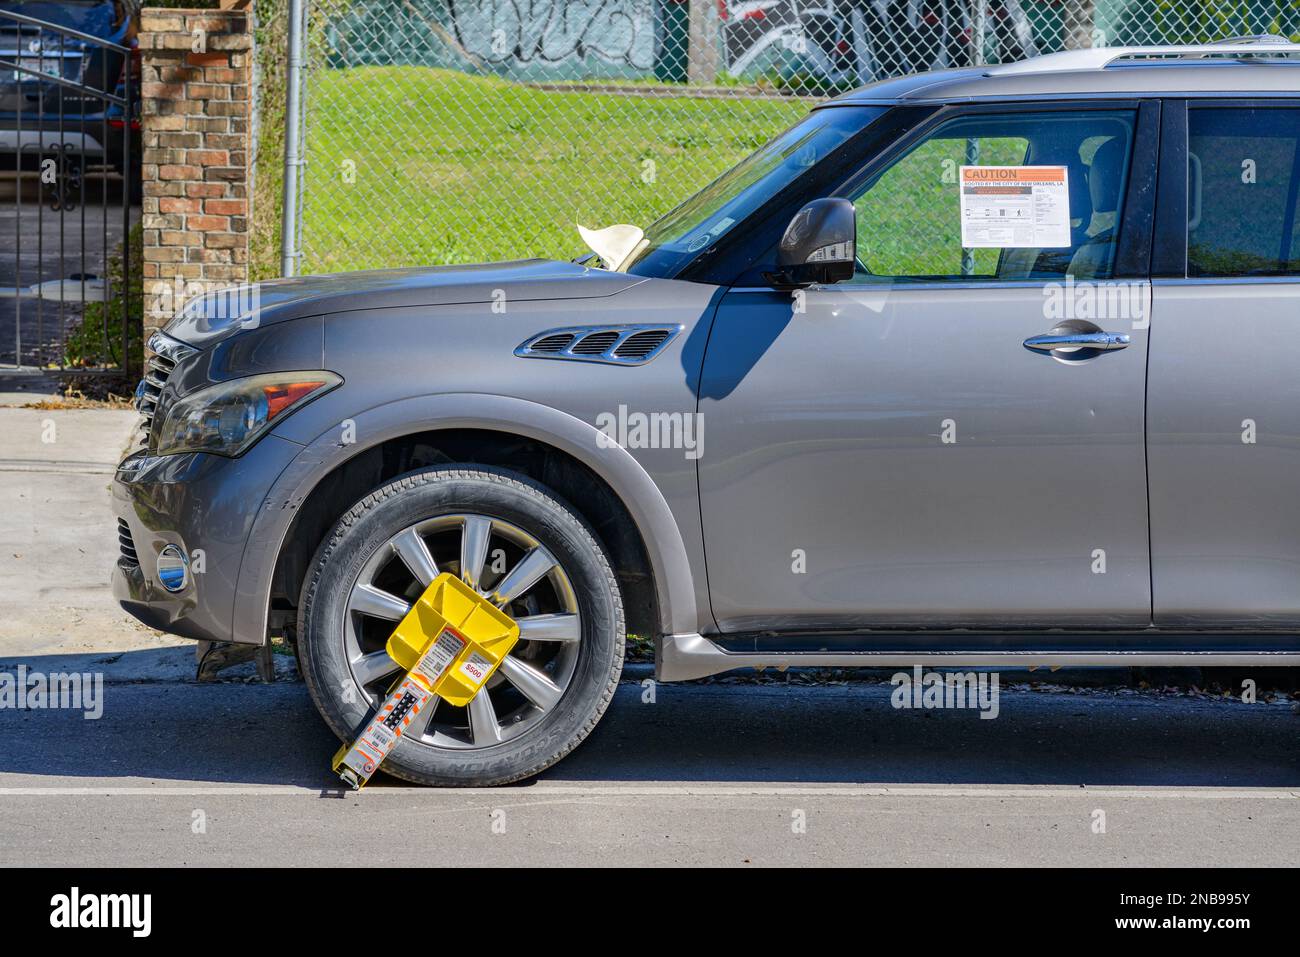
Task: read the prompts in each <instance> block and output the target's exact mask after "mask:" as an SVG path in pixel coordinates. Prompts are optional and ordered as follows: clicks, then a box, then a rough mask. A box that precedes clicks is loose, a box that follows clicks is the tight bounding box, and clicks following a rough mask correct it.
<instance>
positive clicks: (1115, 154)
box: [846, 110, 1134, 282]
mask: <svg viewBox="0 0 1300 957" xmlns="http://www.w3.org/2000/svg"><path fill="white" fill-rule="evenodd" d="M1133 127H1134V115H1133V113H1132V111H1128V110H1123V111H1121V110H1095V111H1090V110H1071V111H1068V112H1066V111H1062V112H1052V113H1007V114H981V115H978V116H970V117H963V118H960V119H956V120H952V121H950V122H948V123H945V124H943V125H942V126H940V127H938V128H937V129H936V130H935V131H934V132H933V133H931V134H930V135H929V136H927V137H926V138H925V139H924V140H923V141H921V142H920V143H918V144H917V145H916V146H914V147H912V148H911V149H910V150H909V151H908V152H907V153H905V154H904V155H902V156H901V157H899V158H898V159H897V160H895V161H894V162H893V163H892V164H891V165H890V166H888V167H887V168H886V169H885V170H883V171H882V172H880V173H879V174H877V175H876V176H874V177H873V178H872V179H871V180H870V181H868V182H866V183H864V184H863V185H861V186H859V187H857V188H850V189H849V190H848V192H847V194H846V195H848V197H849V198H850V199H851V200H852V201H853V203H854V206H855V207H856V208H857V213H858V259H859V268H858V274H857V276H856V277H855V281H858V282H865V281H870V280H871V279H872V278H873V277H895V278H908V279H930V280H945V279H954V280H970V279H1053V278H1056V279H1059V278H1061V277H1063V276H1066V275H1070V276H1074V277H1076V278H1079V279H1107V278H1109V277H1110V276H1111V274H1112V271H1113V265H1114V259H1115V251H1116V247H1117V244H1118V238H1119V228H1120V214H1121V207H1122V204H1123V199H1124V194H1125V189H1126V184H1127V180H1128V170H1129V163H1130V160H1131V156H1132V150H1133ZM973 166H978V167H993V168H999V167H1045V168H1053V169H1060V168H1064V169H1065V170H1066V172H1067V174H1068V176H1067V182H1068V197H1066V198H1065V200H1064V201H1063V203H1062V206H1063V208H1066V212H1067V214H1068V215H1067V217H1066V218H1067V223H1066V227H1065V228H1064V229H1063V231H1062V235H1061V237H1060V240H1058V241H1057V242H1056V243H1055V244H1054V245H1050V246H1049V245H1043V246H1035V245H1031V244H1019V245H1006V246H997V245H992V244H990V245H986V246H983V247H981V248H966V247H963V245H962V243H963V238H962V215H963V214H962V209H961V200H962V191H963V186H962V184H961V183H960V182H959V178H960V175H961V174H960V171H961V169H962V168H963V167H973ZM994 242H997V240H994Z"/></svg>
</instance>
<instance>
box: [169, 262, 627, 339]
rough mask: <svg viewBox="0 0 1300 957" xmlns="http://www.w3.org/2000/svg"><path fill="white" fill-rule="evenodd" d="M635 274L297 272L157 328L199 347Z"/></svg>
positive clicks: (571, 293)
mask: <svg viewBox="0 0 1300 957" xmlns="http://www.w3.org/2000/svg"><path fill="white" fill-rule="evenodd" d="M641 282H645V279H644V278H643V277H640V276H628V275H625V274H623V273H614V272H608V271H606V270H604V269H594V268H590V267H587V266H580V265H578V264H576V263H564V262H556V261H554V260H549V259H521V260H518V261H515V262H505V263H490V264H486V265H475V266H423V267H419V268H414V269H373V270H368V271H366V272H345V273H331V274H327V275H322V276H297V277H294V278H292V279H275V280H271V281H270V282H263V283H256V284H254V285H246V286H238V287H232V288H229V289H223V290H217V291H215V292H211V293H208V294H207V295H204V296H199V297H197V298H195V299H192V300H190V301H189V302H187V303H186V304H185V308H184V309H182V310H181V311H180V313H179V314H178V315H177V316H176V318H174V319H173V320H172V321H171V322H170V323H168V324H167V326H166V328H165V329H164V330H163V331H164V332H166V333H167V335H169V336H171V337H172V338H174V339H179V340H180V341H181V342H186V343H189V344H190V345H193V346H199V347H204V346H208V345H211V344H212V343H214V342H216V341H218V340H221V339H225V338H227V337H229V336H232V335H234V334H236V333H238V332H240V331H241V330H244V329H251V328H255V327H258V326H265V325H271V324H273V323H277V322H286V321H288V320H290V319H299V318H302V317H304V316H323V315H327V314H329V313H336V312H351V311H355V310H361V309H384V308H389V307H397V306H450V305H458V304H472V303H486V302H494V301H496V300H498V299H500V298H501V297H502V296H503V295H504V296H505V299H506V301H515V302H525V301H528V300H538V299H598V298H601V297H604V296H612V295H614V294H615V293H617V292H621V291H622V290H624V289H627V288H629V287H631V286H635V285H637V284H638V283H641Z"/></svg>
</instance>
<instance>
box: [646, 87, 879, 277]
mask: <svg viewBox="0 0 1300 957" xmlns="http://www.w3.org/2000/svg"><path fill="white" fill-rule="evenodd" d="M883 112H884V110H883V109H881V108H879V107H867V106H863V107H836V108H834V109H830V110H818V111H816V112H814V113H811V114H809V115H808V116H807V117H805V118H804V119H803V120H801V121H800V122H799V123H796V124H795V125H794V126H792V127H790V129H788V130H786V131H785V132H784V133H782V134H781V135H780V136H778V137H776V139H774V140H772V141H771V142H770V143H768V144H767V145H766V146H764V147H762V148H761V149H759V151H758V152H757V153H754V154H752V155H751V156H749V157H748V158H746V159H744V160H741V161H740V163H738V164H737V165H735V166H733V167H732V168H731V169H730V170H728V171H727V172H725V173H723V174H722V175H721V176H720V177H718V178H717V179H715V180H714V181H713V182H712V183H710V184H709V185H708V186H706V187H704V189H702V190H700V191H699V192H698V193H696V194H695V195H694V196H692V197H691V198H690V199H688V200H686V202H684V203H682V204H681V205H680V206H678V207H677V208H676V209H674V210H672V211H671V212H669V213H667V214H666V215H664V216H662V217H660V218H659V219H658V220H656V221H655V222H654V223H653V224H652V225H651V226H650V228H649V229H647V230H646V231H645V243H644V245H643V246H642V248H641V250H640V251H639V252H637V253H636V254H635V255H633V257H632V259H631V260H629V261H628V263H626V264H625V265H624V267H623V271H624V272H629V273H632V274H633V275H638V276H671V275H673V274H675V273H676V272H677V270H678V269H679V268H681V267H682V266H684V265H685V264H686V263H687V262H689V261H690V260H691V259H693V258H694V257H695V255H696V254H697V253H698V252H700V250H702V249H705V248H707V247H709V246H711V245H713V243H714V242H716V241H717V240H718V239H719V238H721V237H722V236H723V235H724V234H725V233H726V232H727V231H728V230H731V229H732V228H734V227H735V226H736V224H737V223H741V222H743V221H744V220H745V219H746V218H747V217H748V216H749V215H750V214H752V213H753V212H754V211H755V210H756V209H758V208H759V207H760V206H762V205H763V204H764V203H765V202H767V201H768V200H769V199H771V198H772V197H773V196H775V195H776V194H777V193H779V192H780V191H781V190H782V189H784V188H785V187H787V186H789V185H790V184H791V183H793V182H794V181H795V180H796V179H798V178H799V177H800V176H802V175H803V174H804V173H805V172H807V171H808V170H809V169H811V168H812V167H813V166H815V165H817V164H818V163H820V162H821V161H822V160H823V159H825V158H826V157H827V155H829V154H830V153H831V152H832V151H834V150H835V148H836V147H838V146H840V145H841V144H842V143H843V142H844V141H845V140H847V139H848V138H849V137H851V136H853V135H855V134H857V133H859V132H861V131H862V130H863V129H865V128H866V126H867V125H868V124H869V123H871V121H872V120H874V119H875V118H876V117H878V116H879V115H880V114H881V113H883Z"/></svg>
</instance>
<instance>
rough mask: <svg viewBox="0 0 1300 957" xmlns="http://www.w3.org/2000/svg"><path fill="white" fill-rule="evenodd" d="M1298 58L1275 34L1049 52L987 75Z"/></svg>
mask: <svg viewBox="0 0 1300 957" xmlns="http://www.w3.org/2000/svg"><path fill="white" fill-rule="evenodd" d="M1295 55H1300V43H1292V42H1291V41H1290V40H1288V39H1287V38H1286V37H1280V36H1275V35H1273V34H1260V35H1257V36H1250V37H1233V38H1232V39H1230V40H1216V41H1215V42H1214V43H1201V44H1195V45H1192V44H1186V45H1177V46H1149V47H1094V48H1091V49H1086V50H1067V51H1066V52H1064V53H1048V54H1046V55H1045V56H1038V57H1033V58H1031V59H1028V60H1018V61H1017V62H1015V63H1003V64H1000V65H998V66H992V67H989V69H988V70H987V71H986V75H987V76H1012V75H1015V74H1020V73H1058V72H1061V71H1064V70H1104V69H1106V67H1108V66H1112V65H1114V64H1115V63H1117V62H1119V61H1120V60H1141V59H1158V60H1199V59H1209V58H1223V59H1240V60H1241V61H1242V62H1251V61H1254V60H1259V59H1261V58H1263V59H1270V60H1271V59H1274V58H1279V59H1280V58H1281V56H1295ZM1283 62H1286V61H1285V60H1283ZM1297 62H1300V61H1297Z"/></svg>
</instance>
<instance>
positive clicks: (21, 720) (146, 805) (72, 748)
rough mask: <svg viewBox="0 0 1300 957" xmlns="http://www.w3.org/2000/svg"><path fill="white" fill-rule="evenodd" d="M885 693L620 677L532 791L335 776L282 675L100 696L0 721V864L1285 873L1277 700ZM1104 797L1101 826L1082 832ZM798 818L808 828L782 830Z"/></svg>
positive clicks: (1297, 828)
mask: <svg viewBox="0 0 1300 957" xmlns="http://www.w3.org/2000/svg"><path fill="white" fill-rule="evenodd" d="M889 691H890V688H889V687H888V686H887V685H880V684H863V683H857V682H855V683H850V684H847V685H839V686H803V687H801V686H797V685H784V684H774V685H745V684H738V685H725V684H705V685H660V686H659V687H658V688H657V693H656V700H655V702H654V703H652V704H650V703H644V702H643V700H642V699H643V689H642V687H641V686H640V685H639V684H637V683H635V682H632V681H628V682H625V683H624V684H623V685H622V686H621V688H620V690H619V693H618V695H617V696H616V698H615V700H614V703H613V705H612V707H611V709H610V711H609V713H607V714H606V716H605V718H604V720H603V722H602V723H601V725H600V727H599V728H598V729H597V730H596V732H595V734H594V735H593V736H592V737H591V738H590V739H589V740H588V741H587V742H586V743H585V744H584V745H583V746H582V747H581V748H579V749H578V750H577V751H576V752H575V753H574V754H573V755H571V756H570V757H569V758H568V759H567V760H565V761H563V762H561V763H560V764H559V765H557V766H556V767H555V768H553V769H552V770H551V771H550V772H548V773H546V774H545V775H543V776H542V777H540V778H539V779H537V780H535V781H534V782H531V783H529V784H525V785H521V786H515V787H510V788H501V789H496V790H468V789H467V790H427V789H420V788H411V787H406V786H402V785H400V784H399V783H397V782H394V781H392V780H391V779H384V780H378V781H377V782H375V783H372V785H371V786H370V787H368V788H367V789H366V790H365V791H363V792H361V793H359V794H353V793H350V792H348V793H344V792H341V791H339V790H337V789H335V787H334V781H333V780H332V779H331V776H330V774H329V772H328V760H329V757H330V755H331V754H332V753H333V751H334V748H335V746H336V742H335V741H334V740H333V738H332V737H331V736H330V735H329V733H328V732H327V731H326V730H325V729H324V726H323V725H322V724H321V723H320V721H319V720H318V718H317V717H316V715H315V712H314V711H313V710H312V707H311V704H310V701H309V700H308V697H307V693H306V691H305V689H304V687H303V686H302V685H301V684H297V683H283V684H276V685H270V686H265V685H254V684H218V685H202V686H199V685H186V684H179V683H174V682H160V683H154V684H123V685H109V686H107V687H106V689H105V699H104V705H105V706H104V713H103V717H102V718H101V719H99V720H95V721H87V720H84V719H83V718H82V716H81V714H80V712H74V711H15V710H0V741H3V742H4V743H5V747H4V751H3V754H0V853H2V854H3V856H4V859H5V860H6V861H7V862H10V863H14V864H41V865H51V864H61V865H74V866H76V865H92V866H98V865H104V866H122V865H135V866H153V865H166V864H212V865H226V864H244V865H247V864H265V865H305V864H326V865H328V864H353V863H369V864H384V863H400V862H409V861H412V860H419V861H421V862H428V863H433V864H451V863H455V862H457V861H461V860H471V861H475V862H479V863H484V864H499V865H509V866H517V865H521V864H565V865H567V864H597V865H598V864H604V863H607V864H619V865H652V864H719V865H746V864H775V865H793V864H849V865H854V864H861V865H886V864H888V865H896V864H928V865H971V866H996V865H1005V864H1028V865H1038V864H1043V865H1065V866H1093V865H1148V866H1151V865H1157V866H1158V865H1247V866H1254V865H1288V866H1289V865H1293V864H1294V861H1295V855H1296V850H1297V848H1300V749H1298V748H1297V735H1298V734H1300V716H1298V715H1297V714H1296V713H1295V712H1294V710H1293V709H1292V707H1291V706H1290V705H1287V704H1280V705H1279V704H1253V705H1246V704H1242V703H1240V702H1235V701H1229V702H1220V701H1205V700H1197V699H1189V698H1185V697H1176V696H1157V695H1151V696H1147V695H1141V694H1131V693H1130V694H1123V693H1117V692H1116V691H1114V690H1113V689H1112V690H1106V691H1090V692H1085V693H1079V694H1044V693H1039V692H1032V691H1014V690H1006V689H1004V690H1003V692H1002V698H1001V709H1000V714H999V716H998V718H997V719H996V720H980V719H979V718H978V716H977V713H975V712H970V711H897V710H894V709H892V708H891V707H890V703H889ZM1098 812H1104V821H1105V828H1104V833H1101V832H1099V831H1098V828H1097V824H1098V822H1099V821H1100V820H1101V818H1100V816H1099V814H1098ZM800 824H802V825H803V827H802V828H801V827H800Z"/></svg>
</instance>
